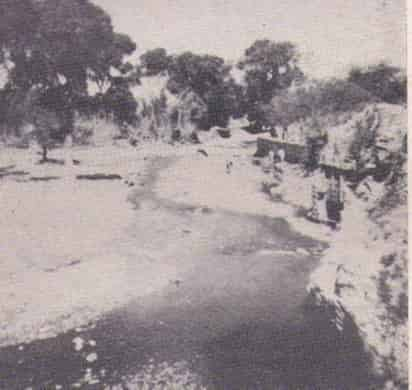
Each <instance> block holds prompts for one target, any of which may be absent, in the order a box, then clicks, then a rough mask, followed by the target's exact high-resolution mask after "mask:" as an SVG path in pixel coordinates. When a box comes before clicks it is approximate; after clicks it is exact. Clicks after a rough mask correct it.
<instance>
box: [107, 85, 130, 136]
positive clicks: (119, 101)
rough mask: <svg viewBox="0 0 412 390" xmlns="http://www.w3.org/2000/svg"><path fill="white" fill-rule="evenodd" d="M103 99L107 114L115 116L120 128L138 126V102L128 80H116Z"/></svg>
mask: <svg viewBox="0 0 412 390" xmlns="http://www.w3.org/2000/svg"><path fill="white" fill-rule="evenodd" d="M102 99H103V106H104V110H105V112H106V113H108V114H112V115H113V118H114V120H115V122H116V123H117V124H118V125H119V126H120V128H125V127H126V126H127V125H133V124H136V122H137V115H136V109H137V102H136V100H135V98H134V96H133V94H132V93H131V92H130V90H129V84H128V82H127V80H125V79H124V78H122V77H118V78H114V79H113V81H112V83H111V86H110V88H109V89H108V90H107V92H106V93H105V94H104V95H103V97H102Z"/></svg>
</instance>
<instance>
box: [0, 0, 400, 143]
mask: <svg viewBox="0 0 412 390" xmlns="http://www.w3.org/2000/svg"><path fill="white" fill-rule="evenodd" d="M135 50H136V44H135V43H134V42H133V41H132V40H131V39H130V38H129V37H128V36H127V35H124V34H119V33H116V32H115V31H114V29H113V26H112V23H111V19H110V16H109V15H108V14H107V13H106V12H105V11H104V10H102V9H101V8H100V7H98V6H96V5H94V4H93V3H92V2H91V1H88V0H0V66H1V67H2V69H4V70H5V71H6V73H7V81H6V83H5V85H4V86H3V88H1V89H0V130H1V131H2V132H3V133H5V132H8V133H13V134H17V135H18V134H19V131H20V129H21V127H22V125H23V124H27V123H30V124H32V125H33V126H34V127H35V128H36V129H37V131H38V133H39V136H38V140H39V141H40V143H41V144H42V145H43V146H44V148H45V150H46V149H47V144H48V142H55V141H59V140H62V139H64V137H65V136H66V135H67V134H69V133H70V132H72V131H73V126H74V118H75V114H76V113H78V114H80V115H89V116H90V115H95V114H97V113H104V114H106V115H110V116H111V117H112V118H113V120H114V121H115V122H116V123H117V124H118V125H119V126H126V125H133V126H137V125H138V123H139V118H138V117H137V114H136V112H137V111H136V109H137V102H136V100H135V98H134V96H133V94H132V93H131V87H132V86H134V85H136V84H138V83H139V82H140V80H141V78H142V77H150V76H157V75H166V76H167V77H168V85H167V88H168V89H169V91H170V92H171V93H173V94H176V95H178V94H179V93H181V92H183V91H185V90H188V89H189V90H191V91H193V92H194V93H196V94H197V95H198V96H199V97H200V98H201V99H202V100H203V102H204V103H205V105H206V107H207V109H206V110H205V111H204V112H202V115H198V116H197V118H196V121H197V125H198V127H199V128H201V129H204V130H207V129H209V128H211V127H213V126H226V125H227V123H228V120H229V118H230V117H234V118H239V117H243V116H246V117H247V118H248V120H249V122H250V123H251V127H252V128H254V129H255V130H257V131H259V130H260V129H262V128H263V127H264V126H273V125H275V124H276V125H279V124H280V125H282V126H287V125H288V124H290V123H292V122H293V121H295V120H299V119H303V118H305V117H310V116H313V115H314V114H315V113H316V114H325V113H331V112H335V111H345V110H351V109H353V108H354V107H355V106H356V105H358V104H361V103H365V102H371V101H384V102H388V103H395V104H402V103H405V102H406V76H405V75H404V74H403V73H402V72H401V70H400V69H398V68H396V67H392V66H388V65H386V64H383V63H382V64H378V65H376V66H372V67H369V68H366V69H361V68H354V69H352V70H351V72H350V73H349V75H348V76H347V78H346V79H342V80H330V81H327V82H312V83H310V87H307V84H308V83H307V81H306V78H305V75H304V73H303V71H302V69H301V68H300V66H299V52H298V49H297V47H296V46H295V45H294V44H293V43H290V42H273V41H269V40H265V39H263V40H258V41H256V42H254V43H253V44H252V45H251V46H250V47H249V48H247V49H246V50H245V53H244V56H243V58H241V59H240V60H239V62H238V63H237V64H235V65H234V67H236V68H238V69H239V70H240V71H241V72H242V74H243V80H242V81H241V82H239V81H236V80H235V78H234V77H233V76H232V67H233V66H231V65H228V64H227V63H226V62H225V60H224V59H223V58H220V57H217V56H214V55H199V54H195V53H191V52H185V53H182V54H169V53H167V51H166V50H165V49H163V48H157V49H154V50H150V51H148V52H146V53H144V54H143V55H142V56H141V58H140V63H139V64H137V65H136V64H132V63H130V62H128V61H127V58H128V57H129V56H130V55H131V54H132V53H133V52H134V51H135ZM90 82H93V83H94V84H95V85H96V86H97V89H98V93H97V94H94V95H93V96H91V95H90V94H89V92H88V84H89V83H90ZM292 85H293V86H295V87H294V88H289V87H291V86H292Z"/></svg>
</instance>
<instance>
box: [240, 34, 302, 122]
mask: <svg viewBox="0 0 412 390" xmlns="http://www.w3.org/2000/svg"><path fill="white" fill-rule="evenodd" d="M298 60H299V55H298V51H297V48H296V46H295V45H293V44H292V43H290V42H273V41H270V40H268V39H263V40H257V41H256V42H254V43H253V44H252V46H250V47H249V48H248V49H247V50H246V51H245V55H244V58H243V59H242V60H241V61H240V62H239V64H238V67H239V68H240V69H242V70H244V72H245V82H246V100H247V111H248V112H247V113H248V119H249V120H250V121H252V122H255V124H256V126H258V127H259V126H260V125H261V123H260V111H261V106H262V105H264V104H268V103H269V102H270V101H271V99H272V98H273V97H274V96H275V95H276V94H277V93H279V92H280V91H281V90H283V89H285V88H288V87H289V86H290V85H291V84H292V82H293V81H298V80H302V79H303V72H302V71H301V69H300V68H299V66H298Z"/></svg>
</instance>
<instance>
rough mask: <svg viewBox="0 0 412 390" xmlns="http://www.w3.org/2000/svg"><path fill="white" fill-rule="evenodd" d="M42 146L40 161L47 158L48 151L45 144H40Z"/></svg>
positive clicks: (44, 160)
mask: <svg viewBox="0 0 412 390" xmlns="http://www.w3.org/2000/svg"><path fill="white" fill-rule="evenodd" d="M42 148H43V152H42V162H46V161H47V160H48V158H47V152H48V150H47V146H42Z"/></svg>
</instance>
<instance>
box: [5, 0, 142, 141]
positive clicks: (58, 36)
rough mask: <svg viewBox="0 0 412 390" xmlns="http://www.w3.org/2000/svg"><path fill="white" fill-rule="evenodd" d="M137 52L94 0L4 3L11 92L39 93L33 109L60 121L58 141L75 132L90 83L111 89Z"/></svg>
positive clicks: (14, 0) (22, 0)
mask: <svg viewBox="0 0 412 390" xmlns="http://www.w3.org/2000/svg"><path fill="white" fill-rule="evenodd" d="M135 47H136V46H135V44H134V43H133V42H132V41H131V40H130V38H129V37H128V36H126V35H123V34H116V33H115V32H114V31H113V26H112V24H111V20H110V17H109V16H108V15H107V14H106V13H105V12H104V11H103V10H102V9H101V8H99V7H98V6H96V5H94V4H93V3H92V2H91V1H89V0H42V1H38V0H0V53H2V54H1V56H0V61H1V62H2V64H3V66H5V67H7V68H8V69H9V84H10V88H9V90H10V91H13V93H15V91H16V90H19V91H21V92H22V93H23V94H27V93H30V92H31V91H33V90H35V91H38V94H37V95H36V96H38V98H39V101H38V102H36V104H34V105H33V107H35V106H36V107H40V108H41V109H42V110H45V111H47V112H51V113H53V114H55V115H56V116H57V117H58V120H59V122H60V124H61V126H60V127H59V128H60V132H61V134H60V135H61V136H59V137H58V138H64V135H65V134H67V133H69V132H71V131H72V130H73V122H74V113H75V111H76V110H78V109H79V107H81V105H82V103H84V101H85V99H87V97H88V86H87V83H88V81H95V82H96V83H97V84H98V85H103V84H104V83H109V84H110V83H111V82H112V80H113V76H112V74H111V71H112V69H113V68H114V69H118V71H119V72H120V73H121V74H124V73H125V72H127V71H128V70H130V66H129V67H127V63H126V64H125V63H124V57H125V56H127V55H129V54H131V53H132V52H133V51H134V50H135Z"/></svg>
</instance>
